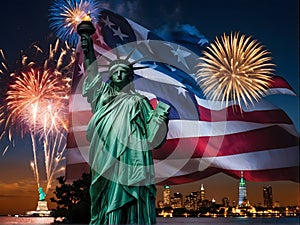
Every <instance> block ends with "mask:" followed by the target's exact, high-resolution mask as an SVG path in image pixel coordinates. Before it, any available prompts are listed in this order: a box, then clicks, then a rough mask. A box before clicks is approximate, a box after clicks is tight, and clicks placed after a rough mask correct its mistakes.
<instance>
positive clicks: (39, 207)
mask: <svg viewBox="0 0 300 225" xmlns="http://www.w3.org/2000/svg"><path fill="white" fill-rule="evenodd" d="M36 211H48V206H47V201H38V205H37V208H36Z"/></svg>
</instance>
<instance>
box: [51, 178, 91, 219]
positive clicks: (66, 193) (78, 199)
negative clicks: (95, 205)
mask: <svg viewBox="0 0 300 225" xmlns="http://www.w3.org/2000/svg"><path fill="white" fill-rule="evenodd" d="M57 180H58V183H59V185H58V186H57V187H56V188H55V191H54V194H55V196H56V197H52V198H50V200H51V202H55V203H56V204H57V207H56V209H55V210H54V217H55V219H57V218H59V217H60V218H64V221H63V222H67V223H88V222H89V221H90V206H91V201H90V195H89V188H90V184H91V175H90V174H87V173H84V174H82V177H81V179H78V180H76V181H74V182H73V183H72V184H67V183H66V179H65V177H64V176H61V177H58V178H57Z"/></svg>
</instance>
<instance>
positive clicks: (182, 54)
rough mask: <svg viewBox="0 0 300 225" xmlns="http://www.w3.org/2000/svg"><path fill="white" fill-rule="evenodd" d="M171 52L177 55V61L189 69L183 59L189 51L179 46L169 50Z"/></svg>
mask: <svg viewBox="0 0 300 225" xmlns="http://www.w3.org/2000/svg"><path fill="white" fill-rule="evenodd" d="M171 52H172V53H173V54H174V55H175V56H177V62H181V63H182V64H183V65H184V66H185V67H186V68H188V69H189V67H188V65H187V63H186V61H185V58H186V57H188V56H189V55H190V54H191V53H189V52H187V51H184V50H182V49H180V46H178V47H177V49H176V50H174V49H173V50H171Z"/></svg>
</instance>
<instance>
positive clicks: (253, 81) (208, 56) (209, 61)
mask: <svg viewBox="0 0 300 225" xmlns="http://www.w3.org/2000/svg"><path fill="white" fill-rule="evenodd" d="M203 54H204V56H203V57H200V63H199V64H198V65H197V67H198V68H199V69H198V71H197V73H196V75H197V79H198V81H199V85H200V87H201V88H202V90H203V92H204V95H205V96H206V97H207V98H209V99H211V100H213V101H222V102H225V103H226V106H228V102H229V101H232V102H233V104H237V105H239V106H241V105H242V104H244V105H245V106H246V107H248V106H249V102H250V103H251V104H254V101H259V99H260V98H261V97H262V96H264V95H265V92H266V90H267V89H268V87H269V81H270V79H271V75H273V72H274V69H273V67H274V64H273V63H271V62H270V60H271V57H270V56H269V55H270V52H269V51H267V50H265V49H263V46H261V45H260V44H259V43H258V42H257V41H256V40H251V37H247V38H246V37H245V35H242V36H239V33H234V34H232V33H231V34H230V36H226V35H225V34H224V35H223V36H222V37H221V41H219V39H218V38H216V40H215V42H214V43H212V44H211V45H210V46H209V47H208V51H204V52H203Z"/></svg>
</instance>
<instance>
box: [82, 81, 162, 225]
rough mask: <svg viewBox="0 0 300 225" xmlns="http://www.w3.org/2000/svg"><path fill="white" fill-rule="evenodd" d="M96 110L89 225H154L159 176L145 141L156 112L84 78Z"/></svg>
mask: <svg viewBox="0 0 300 225" xmlns="http://www.w3.org/2000/svg"><path fill="white" fill-rule="evenodd" d="M83 96H86V97H87V100H88V102H89V103H90V104H91V106H92V112H93V117H92V118H91V120H90V122H89V124H88V129H87V134H86V135H87V139H88V140H89V141H90V148H89V163H90V166H91V172H92V183H91V187H90V195H91V223H90V224H97V225H98V224H154V223H156V212H155V196H156V187H155V172H154V166H153V159H152V152H151V151H150V150H149V147H148V142H147V136H148V134H149V130H148V126H147V122H149V120H150V117H151V114H152V112H153V109H152V107H151V105H150V103H149V101H148V100H147V99H146V98H145V97H144V96H142V95H139V94H138V93H136V92H134V91H132V90H130V91H129V92H127V93H124V92H117V91H116V90H115V89H114V87H113V84H107V83H105V82H102V81H101V78H100V75H98V76H96V77H95V78H94V79H93V80H92V81H90V80H89V79H85V81H84V84H83Z"/></svg>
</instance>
